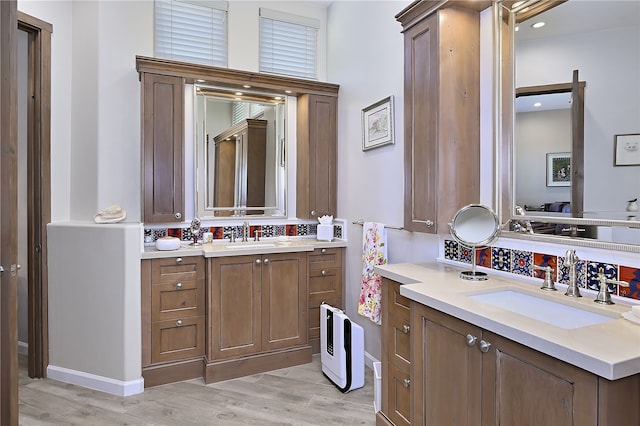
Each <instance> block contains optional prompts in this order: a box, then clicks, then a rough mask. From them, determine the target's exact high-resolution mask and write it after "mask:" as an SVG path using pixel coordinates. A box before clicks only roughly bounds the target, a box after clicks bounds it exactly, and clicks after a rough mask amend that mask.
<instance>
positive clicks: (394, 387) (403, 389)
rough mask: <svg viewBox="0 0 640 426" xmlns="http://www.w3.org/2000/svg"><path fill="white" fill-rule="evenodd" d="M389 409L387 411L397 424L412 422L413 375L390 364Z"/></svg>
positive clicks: (390, 418)
mask: <svg viewBox="0 0 640 426" xmlns="http://www.w3.org/2000/svg"><path fill="white" fill-rule="evenodd" d="M386 386H388V388H387V389H388V390H387V392H389V410H388V412H385V414H386V415H387V417H389V420H391V421H392V422H393V424H395V425H396V426H399V425H409V424H411V422H410V419H411V377H410V376H409V373H407V372H404V371H401V370H399V369H397V368H395V367H394V366H393V365H390V366H389V380H388V383H387V385H386Z"/></svg>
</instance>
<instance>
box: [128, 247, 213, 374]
mask: <svg viewBox="0 0 640 426" xmlns="http://www.w3.org/2000/svg"><path fill="white" fill-rule="evenodd" d="M141 268H142V280H141V290H142V367H143V376H144V378H145V386H154V385H157V384H161V383H167V381H166V380H167V379H170V381H175V380H184V379H189V378H193V377H199V376H200V375H201V374H202V361H201V358H202V356H204V354H205V327H206V321H205V315H206V297H205V290H206V286H205V263H204V259H203V258H202V257H200V256H191V257H171V258H162V259H149V260H142V263H141ZM185 361H186V362H185ZM194 361H195V362H194ZM158 367H162V371H164V373H163V374H160V373H159V371H160V370H159V369H158Z"/></svg>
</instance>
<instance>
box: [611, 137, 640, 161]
mask: <svg viewBox="0 0 640 426" xmlns="http://www.w3.org/2000/svg"><path fill="white" fill-rule="evenodd" d="M614 139H615V140H614V156H613V165H614V166H640V133H627V134H622V135H615V136H614Z"/></svg>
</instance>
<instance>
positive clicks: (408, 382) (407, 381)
mask: <svg viewBox="0 0 640 426" xmlns="http://www.w3.org/2000/svg"><path fill="white" fill-rule="evenodd" d="M410 384H411V380H409V379H403V380H402V386H404V387H405V388H408V387H409V385H410Z"/></svg>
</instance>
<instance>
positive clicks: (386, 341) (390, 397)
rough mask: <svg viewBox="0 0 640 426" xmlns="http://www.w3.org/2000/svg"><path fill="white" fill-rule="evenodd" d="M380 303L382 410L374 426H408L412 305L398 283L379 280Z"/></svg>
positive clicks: (409, 421) (384, 279) (412, 385)
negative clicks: (403, 294) (380, 289)
mask: <svg viewBox="0 0 640 426" xmlns="http://www.w3.org/2000/svg"><path fill="white" fill-rule="evenodd" d="M382 300H383V301H384V302H383V304H382V377H383V379H382V400H381V404H382V410H381V411H380V412H378V413H377V415H376V424H379V425H383V424H395V425H409V424H411V423H412V421H411V419H412V415H411V410H412V405H413V403H412V399H411V395H412V389H413V387H414V386H415V385H414V383H413V380H412V378H411V368H412V358H413V355H412V353H411V333H412V330H411V324H410V321H411V310H410V302H411V301H410V300H409V299H407V298H406V297H404V296H402V295H400V284H399V283H397V282H395V281H391V280H389V279H386V278H383V279H382ZM434 424H437V423H434ZM442 424H455V423H442Z"/></svg>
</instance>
